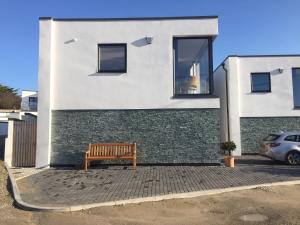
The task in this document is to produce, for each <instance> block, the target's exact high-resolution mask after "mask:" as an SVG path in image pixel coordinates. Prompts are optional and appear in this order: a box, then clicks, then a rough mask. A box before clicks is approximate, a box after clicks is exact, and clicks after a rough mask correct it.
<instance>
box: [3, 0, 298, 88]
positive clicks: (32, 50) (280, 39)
mask: <svg viewBox="0 0 300 225" xmlns="http://www.w3.org/2000/svg"><path fill="white" fill-rule="evenodd" d="M195 15H201V16H202V15H203V16H206V15H218V16H219V36H218V37H217V39H216V40H215V42H214V67H216V66H217V65H218V64H219V63H220V62H221V61H222V60H223V59H224V58H225V57H226V56H227V55H230V54H300V29H299V28H300V1H299V0H182V1H179V0H177V1H176V0H151V1H143V0H84V1H83V0H82V1H79V0H51V1H49V0H47V1H43V0H26V1H25V0H0V27H1V32H0V59H1V60H0V83H3V84H5V85H9V86H12V87H14V88H18V89H20V90H23V89H25V90H35V89H37V76H38V32H39V31H38V18H39V17H41V16H51V17H58V18H62V17H96V18H101V17H147V16H151V17H153V16H195Z"/></svg>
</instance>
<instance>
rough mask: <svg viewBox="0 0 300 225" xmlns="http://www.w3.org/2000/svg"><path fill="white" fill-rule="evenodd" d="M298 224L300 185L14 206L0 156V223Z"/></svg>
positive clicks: (8, 224) (299, 216)
mask: <svg viewBox="0 0 300 225" xmlns="http://www.w3.org/2000/svg"><path fill="white" fill-rule="evenodd" d="M23 224H40V225H50V224H55V225H56V224H59V225H79V224H80V225H85V224H100V225H102V224H103V225H117V224H118V225H119V224H120V225H135V224H142V225H146V224H147V225H148V224H149V225H155V224H170V225H177V224H178V225H189V224H193V225H199V224H205V225H219V224H228V225H238V224H245V225H247V224H251V225H252V224H264V225H267V224H272V225H276V224H285V225H292V224H300V185H294V186H281V187H272V188H258V189H253V190H247V191H239V192H231V193H225V194H218V195H212V196H203V197H197V198H191V199H177V200H167V201H160V202H150V203H141V204H130V205H125V206H115V207H101V208H95V209H91V210H86V211H80V212H71V213H53V212H28V211H23V210H20V209H17V208H15V207H14V206H13V201H12V199H11V197H10V194H9V191H8V189H7V173H6V171H5V169H4V167H3V162H2V161H0V225H23Z"/></svg>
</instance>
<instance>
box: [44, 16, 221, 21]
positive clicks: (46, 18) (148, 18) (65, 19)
mask: <svg viewBox="0 0 300 225" xmlns="http://www.w3.org/2000/svg"><path fill="white" fill-rule="evenodd" d="M51 19H52V20H53V21H134V20H191V19H218V16H172V17H128V18H52V17H40V18H39V20H51Z"/></svg>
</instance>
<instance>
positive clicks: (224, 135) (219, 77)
mask: <svg viewBox="0 0 300 225" xmlns="http://www.w3.org/2000/svg"><path fill="white" fill-rule="evenodd" d="M225 68H226V65H225ZM214 94H215V95H216V96H218V97H219V98H220V111H219V112H220V129H221V130H220V135H221V136H220V138H221V142H225V141H228V139H229V138H228V120H227V98H226V95H227V94H226V73H225V70H224V69H223V67H222V65H221V66H219V67H218V69H217V70H216V71H214Z"/></svg>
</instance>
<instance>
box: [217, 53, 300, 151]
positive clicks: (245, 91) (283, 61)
mask: <svg viewBox="0 0 300 225" xmlns="http://www.w3.org/2000/svg"><path fill="white" fill-rule="evenodd" d="M226 71H227V72H226ZM214 83H215V89H214V91H215V92H214V93H215V94H216V95H217V96H220V101H221V103H220V104H221V141H226V140H228V139H230V140H233V141H234V142H235V143H236V144H237V151H236V154H237V155H240V154H241V153H258V151H259V144H260V142H261V141H262V139H263V138H264V137H265V136H266V135H268V133H272V132H279V131H294V130H298V131H299V130H300V108H299V107H300V88H299V87H300V55H264V56H263V55H261V56H259V55H257V56H228V57H227V58H226V59H225V60H224V62H223V63H222V64H221V65H220V66H219V67H218V68H217V69H216V70H215V71H214Z"/></svg>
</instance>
